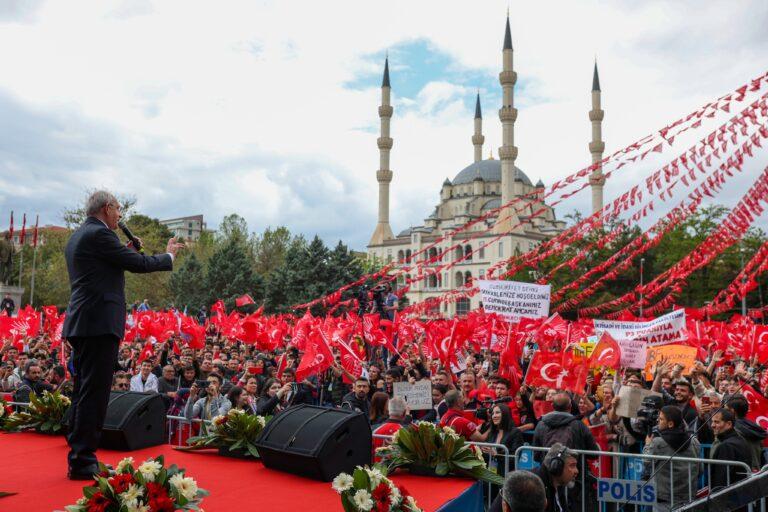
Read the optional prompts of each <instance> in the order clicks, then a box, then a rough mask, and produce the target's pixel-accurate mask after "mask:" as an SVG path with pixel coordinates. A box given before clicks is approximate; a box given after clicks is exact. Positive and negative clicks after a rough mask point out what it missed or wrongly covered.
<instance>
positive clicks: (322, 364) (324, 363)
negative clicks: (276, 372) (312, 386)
mask: <svg viewBox="0 0 768 512" xmlns="http://www.w3.org/2000/svg"><path fill="white" fill-rule="evenodd" d="M331 364H333V352H331V347H329V346H328V341H327V340H326V339H325V335H324V334H323V332H322V330H321V329H315V330H314V331H313V332H312V335H310V336H309V337H308V339H307V350H306V352H304V356H303V357H302V358H301V362H300V363H299V367H298V368H296V381H297V382H301V381H302V380H304V379H306V378H307V377H309V376H310V375H314V374H316V373H320V372H324V371H325V370H327V369H328V368H330V367H331Z"/></svg>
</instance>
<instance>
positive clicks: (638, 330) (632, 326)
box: [594, 309, 685, 346]
mask: <svg viewBox="0 0 768 512" xmlns="http://www.w3.org/2000/svg"><path fill="white" fill-rule="evenodd" d="M594 325H595V334H598V335H599V334H600V333H601V332H603V331H608V333H609V334H610V335H611V336H613V338H614V339H615V340H616V341H619V342H621V340H642V341H644V342H646V344H647V345H648V346H659V345H668V344H670V343H674V342H676V341H682V340H684V339H685V310H684V309H678V310H675V311H672V312H671V313H667V314H666V315H662V316H660V317H658V318H654V319H653V320H649V321H647V322H628V321H618V320H599V319H596V320H594Z"/></svg>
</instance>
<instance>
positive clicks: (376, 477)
mask: <svg viewBox="0 0 768 512" xmlns="http://www.w3.org/2000/svg"><path fill="white" fill-rule="evenodd" d="M365 472H366V473H368V478H370V479H371V489H375V488H377V487H378V486H379V484H380V483H381V481H382V479H383V478H384V475H382V474H381V471H379V470H378V469H376V468H373V469H368V468H366V469H365Z"/></svg>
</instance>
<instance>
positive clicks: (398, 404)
mask: <svg viewBox="0 0 768 512" xmlns="http://www.w3.org/2000/svg"><path fill="white" fill-rule="evenodd" d="M387 409H389V415H390V416H397V417H400V416H405V400H403V399H402V398H400V397H399V396H394V397H392V398H390V399H389V403H388V404H387Z"/></svg>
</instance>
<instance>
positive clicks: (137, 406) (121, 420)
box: [99, 391, 166, 451]
mask: <svg viewBox="0 0 768 512" xmlns="http://www.w3.org/2000/svg"><path fill="white" fill-rule="evenodd" d="M165 420H166V407H165V402H163V398H162V397H161V396H160V395H159V394H158V393H134V392H121V391H113V392H111V393H110V394H109V406H108V407H107V417H106V418H105V419H104V428H103V429H102V431H101V443H100V444H99V446H100V447H101V448H107V449H109V450H120V451H130V450H139V449H141V448H147V447H148V446H157V445H160V444H163V443H165Z"/></svg>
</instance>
